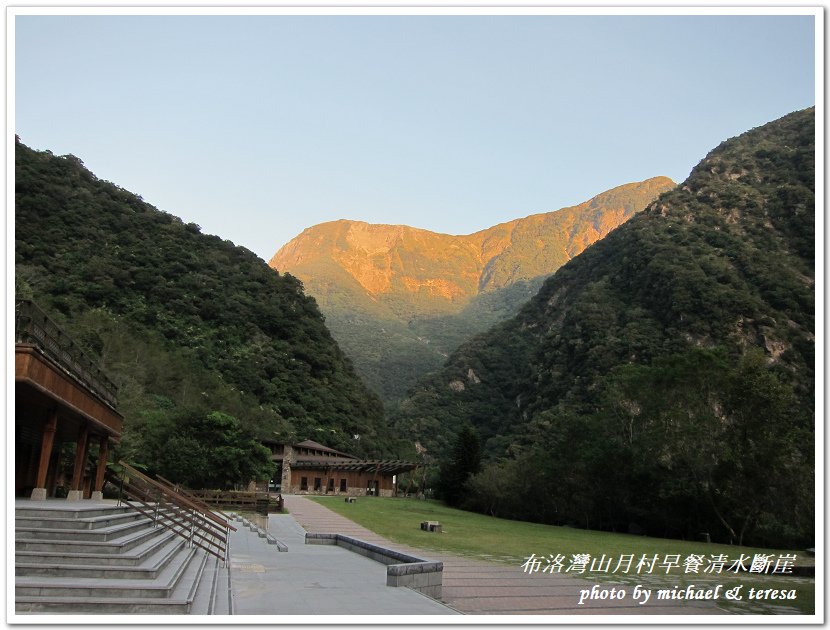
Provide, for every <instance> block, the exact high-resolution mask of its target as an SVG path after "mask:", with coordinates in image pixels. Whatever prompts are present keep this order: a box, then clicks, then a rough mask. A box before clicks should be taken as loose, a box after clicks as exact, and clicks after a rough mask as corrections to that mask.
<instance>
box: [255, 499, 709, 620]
mask: <svg viewBox="0 0 830 630" xmlns="http://www.w3.org/2000/svg"><path fill="white" fill-rule="evenodd" d="M284 498H285V506H286V508H287V509H288V511H289V512H290V513H291V516H292V517H293V518H294V519H295V520H296V521H297V522H298V523H299V524H300V525H302V526H303V527H304V528H305V530H307V531H312V532H335V533H341V534H346V535H348V536H353V537H355V538H360V539H362V540H366V541H368V542H371V543H375V544H379V545H383V546H385V547H389V548H391V549H397V550H400V551H404V552H408V553H411V554H414V555H417V556H420V557H422V558H425V559H429V560H440V561H442V562H443V563H444V579H443V588H442V592H443V596H442V599H443V601H444V602H445V603H447V604H448V605H450V606H451V607H453V608H455V609H456V610H458V611H460V612H462V613H465V614H473V615H487V614H499V615H522V614H524V615H644V614H647V615H719V614H725V613H724V612H723V611H721V610H719V609H717V608H715V606H714V605H713V603H712V602H707V603H698V602H694V603H690V604H686V603H685V602H678V603H672V604H671V605H668V604H666V603H665V602H661V603H660V604H657V603H653V602H649V603H648V604H646V605H642V606H641V605H639V604H636V603H634V602H633V601H632V600H631V599H630V598H629V599H626V600H622V601H617V600H615V601H613V602H611V601H608V600H604V601H598V600H594V601H589V602H586V603H585V604H584V605H582V606H578V605H577V602H578V600H579V592H580V590H582V589H584V588H590V587H591V586H592V585H593V584H594V583H593V582H589V581H587V580H579V579H575V578H571V577H569V576H564V575H550V574H542V573H532V574H527V573H524V572H523V571H522V570H521V568H520V567H518V566H516V567H512V566H509V565H504V564H497V563H493V562H485V561H482V560H474V559H470V558H463V557H460V556H455V555H451V554H447V553H441V552H434V551H424V550H418V549H412V548H409V547H406V546H404V545H399V544H396V543H393V542H390V541H388V540H386V539H385V538H383V537H382V536H379V535H377V534H375V533H374V532H372V531H370V530H368V529H366V528H365V527H362V526H360V525H358V524H357V523H355V522H353V521H350V520H349V519H347V518H346V517H344V516H340V515H339V514H336V513H335V512H332V511H331V510H329V509H328V508H326V507H324V506H322V505H320V504H319V503H316V502H314V501H311V500H309V499H307V498H305V497H302V496H298V495H285V496H284ZM274 518H278V517H275V516H271V517H269V528H270V523H271V522H272V520H273V519H274ZM277 537H278V538H279V536H277ZM283 555H287V554H283ZM609 586H610V585H609ZM626 588H627V589H628V590H630V589H631V587H630V586H626ZM387 590H390V589H387ZM401 590H403V589H401ZM707 604H708V605H707Z"/></svg>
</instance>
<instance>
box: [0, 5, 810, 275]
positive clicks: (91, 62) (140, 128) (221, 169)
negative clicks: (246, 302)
mask: <svg viewBox="0 0 830 630" xmlns="http://www.w3.org/2000/svg"><path fill="white" fill-rule="evenodd" d="M15 20H16V23H15V56H16V59H15V85H14V87H15V92H14V102H15V116H16V120H15V131H16V133H18V134H19V135H20V136H21V139H22V141H23V142H24V143H25V144H27V145H29V146H31V147H33V148H35V149H40V150H44V149H49V150H51V151H52V152H54V153H55V154H58V155H62V154H66V153H72V154H74V155H76V156H78V157H79V158H81V159H82V160H83V161H84V163H85V164H86V165H87V167H88V168H90V169H91V170H92V171H93V172H94V173H95V174H96V175H98V177H100V178H102V179H107V180H110V181H112V182H115V183H116V184H118V185H120V186H122V187H124V188H126V189H128V190H130V191H132V192H135V193H138V194H140V195H142V196H143V197H144V199H145V200H146V201H148V202H149V203H152V204H153V205H155V206H156V207H158V208H160V209H161V210H164V211H167V212H170V213H172V214H175V215H177V216H180V217H182V218H183V219H184V220H185V221H193V222H196V223H198V224H199V225H201V226H202V231H203V232H205V233H209V234H218V235H219V236H221V237H222V238H226V239H230V240H232V241H233V242H235V243H237V244H239V245H244V246H245V247H248V248H249V249H251V250H253V251H254V252H256V253H257V254H258V255H260V256H261V257H263V258H264V259H265V260H268V259H270V257H271V256H272V255H273V254H274V252H276V250H277V249H278V248H279V247H280V246H281V245H283V244H284V243H286V242H287V241H288V240H290V239H291V238H292V237H294V236H296V235H297V234H299V233H300V232H301V231H302V230H303V229H304V228H306V227H309V226H311V225H314V224H316V223H320V222H323V221H330V220H334V219H339V218H349V219H359V220H364V221H370V222H375V223H403V224H408V225H412V226H415V227H421V228H426V229H430V230H434V231H438V232H446V233H451V234H466V233H470V232H474V231H476V230H479V229H483V228H485V227H488V226H490V225H494V224H496V223H499V222H502V221H507V220H510V219H513V218H516V217H520V216H526V215H528V214H533V213H537V212H547V211H551V210H556V209H558V208H560V207H563V206H567V205H572V204H575V203H579V202H582V201H584V200H586V199H588V198H590V197H592V196H593V195H595V194H597V193H599V192H601V191H603V190H606V189H608V188H611V187H613V186H617V185H620V184H623V183H626V182H631V181H636V180H642V179H646V178H649V177H653V176H657V175H667V176H669V177H671V178H672V179H674V180H675V181H678V182H680V181H682V180H683V179H684V178H685V177H686V176H687V175H688V174H689V171H690V170H691V169H692V167H694V166H695V164H697V162H699V161H700V160H701V159H702V158H703V157H704V156H705V154H706V153H707V152H708V151H709V150H711V149H712V148H714V147H715V146H717V145H718V144H719V143H720V142H721V141H722V140H725V139H727V138H729V137H731V136H735V135H738V134H739V133H742V132H744V131H746V130H747V129H750V128H752V127H755V126H758V125H761V124H763V123H765V122H768V121H770V120H773V119H775V118H778V117H780V116H783V115H784V114H787V113H789V112H791V111H794V110H797V109H802V108H804V107H808V106H810V105H813V104H814V103H815V98H816V97H815V86H814V82H815V76H814V75H815V68H814V19H813V17H812V16H806V17H805V16H769V17H761V16H743V17H730V16H699V17H690V16H675V17H665V16H664V17H656V16H654V17H650V16H642V17H640V16H621V17H611V16H589V17H566V16H533V17H519V16H499V17H475V16H461V17H444V16H424V17H412V16H391V17H381V16H375V17H373V16H366V17H363V16H341V17H334V16H306V17H285V16H257V17H243V16H218V17H207V16H195V15H194V16H180V17H160V16H100V17H96V16H65V17H50V16H17V17H16V18H15Z"/></svg>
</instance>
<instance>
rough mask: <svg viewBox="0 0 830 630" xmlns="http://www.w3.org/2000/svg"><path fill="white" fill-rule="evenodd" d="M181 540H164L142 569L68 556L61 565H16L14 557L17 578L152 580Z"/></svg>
mask: <svg viewBox="0 0 830 630" xmlns="http://www.w3.org/2000/svg"><path fill="white" fill-rule="evenodd" d="M185 544H186V542H185V541H184V540H183V539H181V538H175V539H173V540H167V541H165V544H164V545H163V546H162V548H161V553H158V554H153V555H152V556H149V557H148V558H146V559H145V562H144V565H142V566H132V567H129V566H128V567H125V566H118V565H114V566H113V565H107V564H92V563H76V562H75V559H74V558H72V557H71V556H70V557H67V558H66V560H65V561H64V562H61V563H43V562H19V558H15V559H16V560H17V562H15V565H14V568H15V575H16V576H44V575H46V576H50V577H53V578H67V577H79V578H97V579H104V580H120V579H145V580H148V579H149V580H152V579H155V578H157V577H158V575H159V573H160V572H161V571H162V570H163V569H164V567H166V566H167V565H168V563H170V561H171V560H172V559H173V558H174V557H175V555H176V554H177V553H178V552H179V550H180V549H182V548H183V547H184V546H185Z"/></svg>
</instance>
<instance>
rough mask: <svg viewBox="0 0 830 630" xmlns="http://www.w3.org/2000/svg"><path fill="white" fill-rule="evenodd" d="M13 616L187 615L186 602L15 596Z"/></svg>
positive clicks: (188, 605) (187, 603)
mask: <svg viewBox="0 0 830 630" xmlns="http://www.w3.org/2000/svg"><path fill="white" fill-rule="evenodd" d="M14 610H15V612H16V613H71V614H78V615H86V614H90V613H95V614H99V615H100V614H108V613H109V614H121V615H142V614H143V615H186V614H188V613H189V612H190V602H189V601H187V600H177V599H164V598H149V597H148V598H139V597H109V598H100V597H89V598H85V599H84V600H83V601H79V600H78V599H77V598H75V597H31V596H17V597H15V599H14Z"/></svg>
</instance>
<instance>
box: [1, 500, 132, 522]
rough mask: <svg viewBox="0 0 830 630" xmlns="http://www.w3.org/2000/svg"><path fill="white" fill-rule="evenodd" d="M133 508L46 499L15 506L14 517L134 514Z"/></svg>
mask: <svg viewBox="0 0 830 630" xmlns="http://www.w3.org/2000/svg"><path fill="white" fill-rule="evenodd" d="M135 513H136V512H135V510H133V509H131V508H130V507H128V506H126V505H115V504H114V503H113V504H112V505H102V504H97V505H92V506H85V505H83V504H81V503H75V502H65V503H63V502H60V501H47V502H46V504H45V505H44V504H38V503H35V502H32V505H27V506H25V507H15V510H14V515H15V518H17V517H20V518H77V519H83V518H95V517H96V516H111V515H113V514H135Z"/></svg>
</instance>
